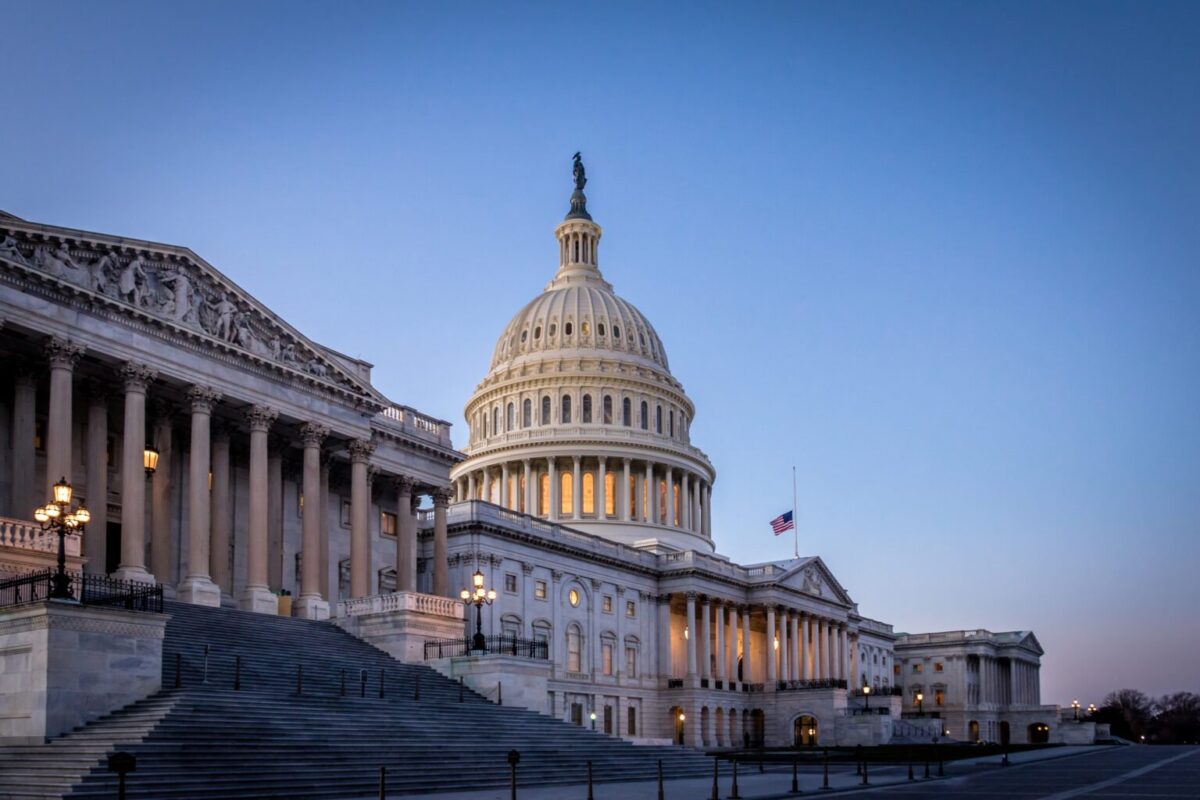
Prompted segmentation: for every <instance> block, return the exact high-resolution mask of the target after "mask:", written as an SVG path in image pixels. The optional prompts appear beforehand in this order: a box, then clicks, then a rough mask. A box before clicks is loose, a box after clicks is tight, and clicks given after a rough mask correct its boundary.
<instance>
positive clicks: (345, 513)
mask: <svg viewBox="0 0 1200 800" xmlns="http://www.w3.org/2000/svg"><path fill="white" fill-rule="evenodd" d="M342 527H343V528H349V527H350V501H349V500H346V499H345V498H343V499H342Z"/></svg>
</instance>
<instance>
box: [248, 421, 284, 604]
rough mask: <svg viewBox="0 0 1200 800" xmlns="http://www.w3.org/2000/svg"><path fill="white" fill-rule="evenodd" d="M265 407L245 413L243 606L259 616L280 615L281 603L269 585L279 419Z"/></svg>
mask: <svg viewBox="0 0 1200 800" xmlns="http://www.w3.org/2000/svg"><path fill="white" fill-rule="evenodd" d="M278 413H279V412H277V411H275V410H274V409H272V408H267V407H266V406H253V407H251V408H250V409H249V410H248V411H247V412H246V422H247V423H248V424H249V425H250V500H249V504H248V508H247V512H246V513H247V526H246V588H245V589H244V590H242V599H241V602H240V605H241V607H242V608H243V609H245V610H246V611H256V612H258V613H260V614H276V613H278V612H279V601H278V600H277V599H276V597H275V595H273V594H271V588H270V586H268V584H267V483H268V481H267V432H268V431H269V430H270V429H271V423H273V422H274V421H275V417H276V416H278Z"/></svg>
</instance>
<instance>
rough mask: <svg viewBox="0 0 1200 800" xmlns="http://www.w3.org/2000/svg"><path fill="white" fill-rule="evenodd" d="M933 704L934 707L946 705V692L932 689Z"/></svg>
mask: <svg viewBox="0 0 1200 800" xmlns="http://www.w3.org/2000/svg"><path fill="white" fill-rule="evenodd" d="M933 704H934V705H935V706H941V705H945V704H946V690H945V689H934V690H933Z"/></svg>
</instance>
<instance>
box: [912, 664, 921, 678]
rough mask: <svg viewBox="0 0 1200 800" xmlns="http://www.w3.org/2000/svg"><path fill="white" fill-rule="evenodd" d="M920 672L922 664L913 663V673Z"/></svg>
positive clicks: (917, 673)
mask: <svg viewBox="0 0 1200 800" xmlns="http://www.w3.org/2000/svg"><path fill="white" fill-rule="evenodd" d="M920 674H921V665H920V664H913V675H920Z"/></svg>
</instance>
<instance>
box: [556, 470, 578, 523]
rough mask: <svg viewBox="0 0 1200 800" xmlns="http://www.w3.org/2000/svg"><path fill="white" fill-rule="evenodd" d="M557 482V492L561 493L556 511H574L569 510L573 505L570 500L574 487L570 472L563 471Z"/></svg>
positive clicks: (567, 512)
mask: <svg viewBox="0 0 1200 800" xmlns="http://www.w3.org/2000/svg"><path fill="white" fill-rule="evenodd" d="M558 484H559V492H560V493H561V497H560V500H561V502H560V503H559V509H558V512H559V513H560V514H571V513H574V512H572V511H571V509H572V508H573V507H574V506H573V504H572V503H571V500H572V498H571V493H572V492H573V491H574V489H575V481H574V480H573V478H572V475H571V473H569V472H564V473H563V474H562V476H561V477H560V478H559V482H558Z"/></svg>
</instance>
